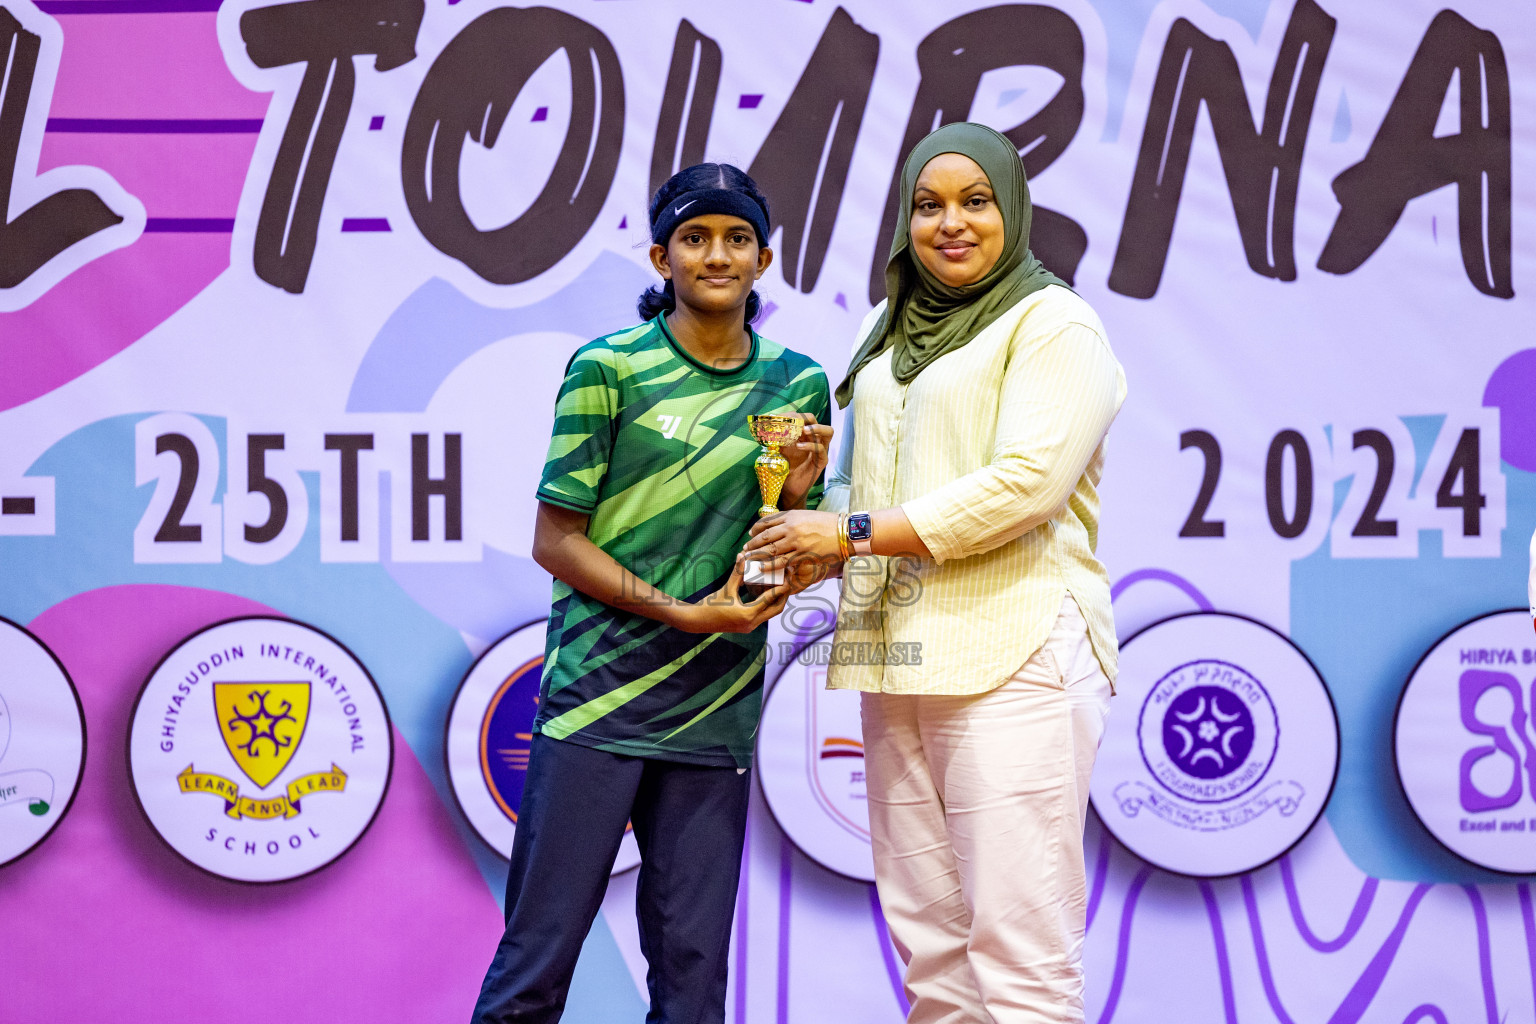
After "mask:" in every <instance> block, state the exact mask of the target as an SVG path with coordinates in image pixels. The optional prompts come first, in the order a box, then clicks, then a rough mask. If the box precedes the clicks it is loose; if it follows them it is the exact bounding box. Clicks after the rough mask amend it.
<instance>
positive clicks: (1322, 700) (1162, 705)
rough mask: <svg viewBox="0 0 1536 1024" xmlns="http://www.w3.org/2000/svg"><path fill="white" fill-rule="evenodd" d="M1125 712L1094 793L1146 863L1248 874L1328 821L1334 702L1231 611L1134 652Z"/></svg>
mask: <svg viewBox="0 0 1536 1024" xmlns="http://www.w3.org/2000/svg"><path fill="white" fill-rule="evenodd" d="M1120 666H1121V667H1120V692H1121V697H1120V699H1121V700H1125V701H1126V702H1127V703H1130V704H1132V706H1133V707H1134V708H1135V710H1136V714H1135V715H1134V716H1127V715H1119V714H1116V715H1111V716H1110V721H1109V726H1108V730H1107V732H1106V734H1105V738H1104V744H1103V747H1102V748H1101V751H1100V755H1099V763H1098V767H1097V768H1096V770H1095V772H1094V776H1093V782H1092V786H1091V794H1092V799H1093V803H1094V806H1095V808H1096V809H1097V811H1098V812H1099V817H1100V818H1101V819H1102V820H1103V822H1104V824H1105V826H1106V827H1107V828H1109V829H1110V831H1111V832H1113V833H1114V835H1115V836H1116V838H1118V839H1119V840H1120V841H1121V842H1122V843H1124V844H1125V845H1126V846H1128V847H1129V848H1130V849H1131V850H1132V851H1133V852H1135V853H1136V854H1137V855H1138V856H1140V857H1141V858H1142V859H1144V860H1147V861H1149V862H1151V863H1153V864H1156V865H1158V866H1160V867H1163V868H1166V869H1167V870H1170V871H1176V872H1179V873H1181V874H1188V875H1198V876H1203V877H1212V876H1217V875H1227V874H1235V873H1237V872H1240V871H1248V870H1252V869H1253V868H1256V867H1258V866H1260V865H1262V864H1265V863H1267V862H1268V861H1271V860H1273V859H1275V858H1276V857H1278V856H1280V855H1281V854H1282V853H1284V852H1285V851H1286V850H1288V849H1289V848H1290V847H1291V846H1292V845H1294V844H1295V843H1296V842H1297V841H1299V840H1300V839H1301V837H1302V836H1303V835H1304V834H1305V833H1306V831H1307V830H1308V829H1309V828H1311V826H1312V824H1313V822H1315V821H1316V820H1317V817H1318V815H1319V814H1321V813H1322V810H1323V807H1324V805H1326V803H1327V802H1328V795H1329V793H1330V792H1331V790H1332V787H1333V780H1334V776H1335V774H1336V772H1337V769H1338V749H1339V734H1338V721H1337V718H1336V716H1335V714H1334V709H1333V703H1332V701H1331V699H1330V698H1329V696H1328V691H1327V688H1326V687H1325V686H1324V685H1323V681H1322V678H1321V677H1320V676H1319V675H1318V674H1317V670H1316V669H1315V668H1314V667H1313V666H1312V663H1311V662H1310V661H1308V660H1307V658H1306V656H1305V655H1304V654H1302V653H1301V651H1300V650H1299V649H1297V648H1296V647H1295V646H1294V645H1293V644H1291V643H1290V641H1289V640H1287V639H1286V638H1285V637H1283V636H1281V635H1280V634H1279V633H1277V632H1276V631H1274V630H1272V629H1270V628H1269V627H1268V626H1265V625H1263V624H1261V623H1258V622H1255V621H1253V620H1251V619H1246V618H1243V617H1241V616H1236V615H1226V614H1222V613H1218V612H1206V613H1199V614H1194V615H1181V616H1177V617H1175V618H1172V619H1166V620H1164V621H1162V622H1159V623H1156V624H1155V625H1153V626H1150V627H1148V628H1147V629H1145V630H1143V631H1142V632H1141V633H1138V634H1137V635H1136V636H1134V637H1132V638H1131V639H1130V640H1129V641H1127V642H1126V644H1125V646H1124V649H1123V650H1122V652H1121V661H1120Z"/></svg>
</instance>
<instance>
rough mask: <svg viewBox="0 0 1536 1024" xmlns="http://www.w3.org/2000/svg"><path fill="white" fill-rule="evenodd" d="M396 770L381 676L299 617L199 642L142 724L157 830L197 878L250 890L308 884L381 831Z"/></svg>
mask: <svg viewBox="0 0 1536 1024" xmlns="http://www.w3.org/2000/svg"><path fill="white" fill-rule="evenodd" d="M393 762H394V736H393V732H392V730H391V727H390V721H389V714H388V712H387V711H386V710H385V708H384V701H383V699H382V698H381V697H380V695H379V691H378V687H377V686H375V685H374V682H373V678H372V677H371V676H369V674H368V671H367V669H365V668H364V667H363V666H362V664H361V663H360V662H358V660H357V659H356V658H355V657H353V656H352V652H350V651H348V650H347V649H346V648H345V647H343V646H342V645H341V644H340V643H338V642H337V641H336V640H334V639H332V638H331V637H330V636H328V635H326V634H325V633H322V632H321V631H319V630H318V629H315V628H313V627H311V626H306V625H304V624H303V623H300V622H294V621H292V620H290V619H278V618H269V617H252V618H244V619H234V620H231V621H229V622H223V623H219V624H218V625H215V626H210V627H208V628H207V629H204V630H202V631H201V632H198V633H194V634H193V635H192V636H190V637H188V638H187V639H186V640H184V641H182V642H181V643H180V644H179V645H178V646H177V647H176V648H175V649H174V650H173V651H171V652H170V653H169V654H167V655H166V656H165V658H164V659H163V660H162V661H161V662H160V664H159V665H158V666H156V668H155V670H154V672H153V673H151V674H150V677H149V680H148V681H147V682H146V683H145V684H144V688H143V689H142V690H141V691H140V692H139V699H138V702H137V703H136V704H135V705H134V709H133V720H132V723H131V724H130V726H129V737H128V768H129V773H130V774H131V775H132V777H133V788H134V792H135V794H136V795H137V796H138V800H139V805H140V806H141V807H142V808H143V810H144V816H145V817H146V818H147V819H148V820H149V823H150V825H151V826H152V827H153V828H154V829H155V831H156V832H158V833H159V834H160V837H161V838H162V839H164V840H165V841H166V843H167V844H169V845H170V847H171V849H173V850H175V851H176V852H177V853H178V854H180V855H181V856H182V857H184V858H186V859H187V860H188V861H191V862H192V863H193V864H195V865H196V866H197V867H200V868H202V869H203V870H205V871H209V872H212V873H213V874H215V875H220V876H222V877H224V878H229V879H233V880H235V881H240V882H282V881H287V880H288V879H291V878H298V877H299V876H301V875H307V874H309V873H310V872H313V871H318V870H319V869H320V868H323V867H325V866H326V865H327V864H330V863H331V862H332V861H334V860H336V858H338V857H340V856H341V855H342V854H344V853H346V852H347V850H349V849H351V847H352V845H353V844H354V843H356V842H357V840H358V839H359V838H361V837H362V835H363V833H364V832H366V831H367V830H368V826H369V825H371V824H372V823H373V819H374V816H375V815H376V814H377V813H378V810H379V805H380V804H381V803H382V802H383V799H384V792H385V790H386V789H387V788H388V786H389V773H390V769H391V767H392V765H393Z"/></svg>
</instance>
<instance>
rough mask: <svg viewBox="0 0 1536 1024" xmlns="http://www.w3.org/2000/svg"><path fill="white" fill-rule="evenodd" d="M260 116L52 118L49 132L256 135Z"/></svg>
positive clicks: (259, 126) (49, 123) (259, 129)
mask: <svg viewBox="0 0 1536 1024" xmlns="http://www.w3.org/2000/svg"><path fill="white" fill-rule="evenodd" d="M261 125H262V119H261V118H259V117H237V118H193V117H186V118H147V117H50V118H49V119H48V130H49V131H50V132H84V133H87V134H99V135H247V134H248V135H255V134H257V133H258V132H260V131H261Z"/></svg>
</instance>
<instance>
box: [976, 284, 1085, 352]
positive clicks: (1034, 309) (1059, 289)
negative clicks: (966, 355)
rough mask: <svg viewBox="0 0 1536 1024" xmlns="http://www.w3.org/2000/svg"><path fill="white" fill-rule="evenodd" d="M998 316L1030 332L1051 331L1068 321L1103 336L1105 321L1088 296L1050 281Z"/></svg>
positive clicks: (1058, 328)
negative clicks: (1094, 308)
mask: <svg viewBox="0 0 1536 1024" xmlns="http://www.w3.org/2000/svg"><path fill="white" fill-rule="evenodd" d="M1001 319H1004V320H1008V321H1011V325H1012V326H1013V327H1015V328H1023V329H1025V330H1027V331H1030V332H1035V331H1043V332H1052V333H1054V332H1055V331H1058V330H1060V329H1061V328H1063V327H1066V326H1068V325H1071V324H1077V325H1079V326H1082V327H1086V328H1088V329H1089V330H1090V331H1092V332H1093V333H1095V334H1097V335H1098V336H1099V337H1100V338H1106V340H1107V337H1106V335H1105V332H1104V322H1103V321H1102V320H1100V319H1099V314H1097V313H1095V312H1094V310H1093V307H1092V306H1090V305H1089V304H1088V300H1087V299H1085V298H1083V297H1082V296H1081V295H1079V294H1077V292H1075V291H1073V290H1072V289H1071V288H1068V287H1066V286H1065V285H1056V284H1049V285H1046V286H1045V287H1044V288H1041V289H1040V290H1039V291H1036V292H1031V293H1030V294H1028V295H1026V296H1024V298H1022V299H1020V300H1019V301H1018V303H1017V304H1015V305H1014V307H1013V308H1012V309H1010V310H1009V311H1008V312H1007V313H1005V314H1003V317H1002V318H1001Z"/></svg>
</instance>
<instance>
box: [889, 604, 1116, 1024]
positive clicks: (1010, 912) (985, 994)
mask: <svg viewBox="0 0 1536 1024" xmlns="http://www.w3.org/2000/svg"><path fill="white" fill-rule="evenodd" d="M1109 696H1110V686H1109V680H1108V679H1106V678H1105V676H1104V672H1103V670H1102V669H1101V668H1100V667H1099V663H1098V659H1097V658H1096V657H1095V656H1094V653H1093V648H1092V647H1091V646H1090V645H1089V642H1088V636H1087V627H1086V625H1085V623H1084V622H1083V617H1082V614H1081V613H1080V612H1079V611H1078V607H1077V604H1076V602H1075V601H1073V600H1072V598H1071V597H1070V596H1069V597H1067V598H1066V600H1065V601H1063V603H1062V608H1061V614H1060V616H1059V617H1058V618H1057V620H1056V623H1055V625H1053V626H1052V628H1051V633H1050V636H1049V638H1048V639H1047V640H1046V642H1045V644H1044V645H1042V646H1041V647H1040V649H1039V650H1037V651H1036V652H1035V653H1034V654H1033V655H1032V656H1031V657H1030V659H1029V660H1028V661H1027V662H1026V663H1025V664H1024V667H1023V668H1021V669H1019V671H1018V672H1016V673H1015V674H1014V675H1013V676H1012V677H1011V678H1010V679H1009V680H1008V681H1007V682H1006V683H1004V684H1003V685H1002V686H1000V687H998V688H997V689H995V690H991V691H989V692H987V693H982V694H973V695H969V696H964V697H947V696H908V695H901V694H877V693H866V694H864V697H863V720H864V751H865V770H866V772H867V773H868V784H869V820H870V830H871V832H872V834H873V839H874V852H875V878H876V884H877V885H878V887H879V892H880V901H881V903H882V905H883V906H884V909H885V918H886V921H887V923H888V924H889V926H890V930H891V937H892V939H893V940H894V942H895V945H896V950H897V952H898V953H899V954H900V955H901V959H902V961H903V962H904V963H905V964H906V967H907V970H906V989H907V998H908V999H909V1000H910V1001H911V1003H912V1012H911V1014H910V1015H909V1016H908V1017H907V1021H908V1024H941V1022H942V1024H1026V1022H1028V1024H1035V1022H1044V1021H1051V1022H1068V1021H1071V1022H1080V1021H1082V1020H1083V973H1082V952H1083V933H1084V931H1085V927H1086V919H1085V916H1086V910H1087V885H1086V871H1085V868H1084V864H1083V818H1084V815H1085V814H1086V813H1087V808H1088V777H1089V775H1090V774H1091V773H1092V771H1093V761H1094V756H1095V755H1096V754H1097V752H1098V748H1099V739H1100V737H1101V736H1102V735H1103V734H1104V719H1105V716H1106V715H1107V714H1108V711H1109Z"/></svg>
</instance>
